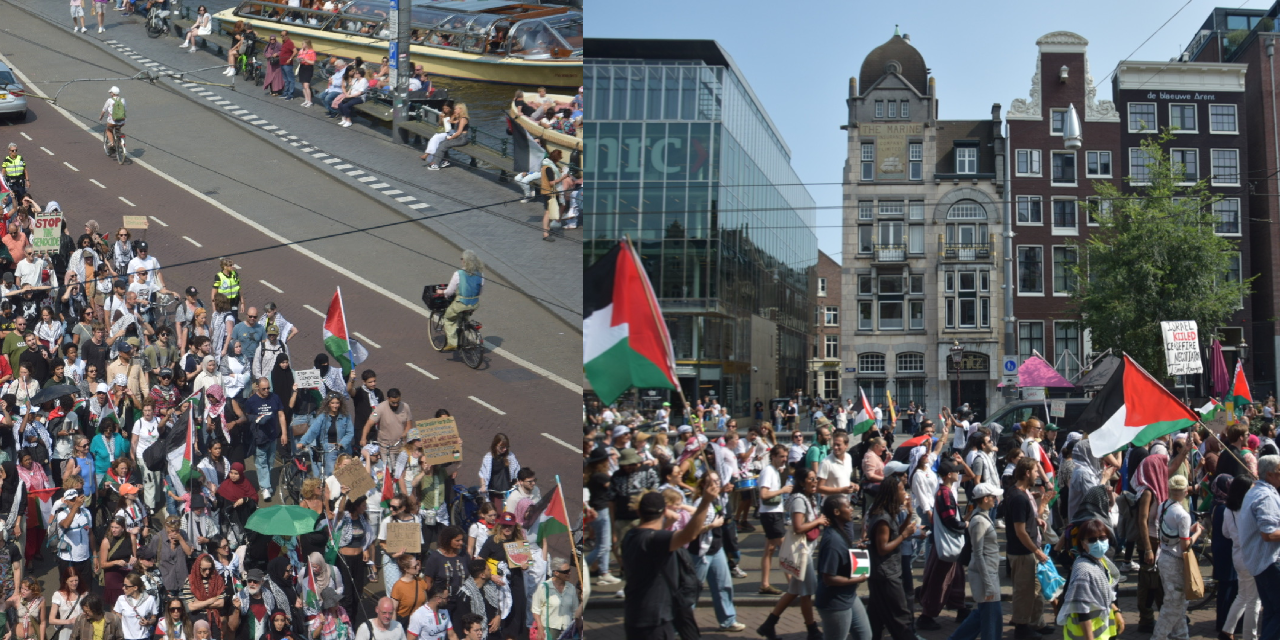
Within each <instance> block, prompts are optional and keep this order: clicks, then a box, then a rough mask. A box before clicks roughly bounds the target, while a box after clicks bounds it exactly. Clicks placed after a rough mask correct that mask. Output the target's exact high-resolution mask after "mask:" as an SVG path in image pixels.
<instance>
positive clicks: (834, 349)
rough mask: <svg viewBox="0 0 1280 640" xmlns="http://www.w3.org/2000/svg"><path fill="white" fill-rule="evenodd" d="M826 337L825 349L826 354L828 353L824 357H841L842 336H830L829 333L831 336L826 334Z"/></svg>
mask: <svg viewBox="0 0 1280 640" xmlns="http://www.w3.org/2000/svg"><path fill="white" fill-rule="evenodd" d="M825 337H826V345H825V346H826V350H825V354H826V355H825V356H824V357H826V358H839V357H840V336H830V335H829V336H825Z"/></svg>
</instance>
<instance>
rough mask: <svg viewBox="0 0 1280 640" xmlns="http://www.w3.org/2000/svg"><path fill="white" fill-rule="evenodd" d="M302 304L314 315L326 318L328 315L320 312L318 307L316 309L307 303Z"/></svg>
mask: <svg viewBox="0 0 1280 640" xmlns="http://www.w3.org/2000/svg"><path fill="white" fill-rule="evenodd" d="M302 306H303V307H306V309H307V310H308V311H310V312H311V313H314V314H316V315H318V316H320V317H321V318H326V317H328V316H326V315H325V314H324V313H323V312H321V311H320V310H319V309H317V308H315V307H313V306H311V305H309V304H304V305H302Z"/></svg>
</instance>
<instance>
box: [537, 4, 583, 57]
mask: <svg viewBox="0 0 1280 640" xmlns="http://www.w3.org/2000/svg"><path fill="white" fill-rule="evenodd" d="M543 22H546V23H547V24H548V25H549V26H550V27H551V28H552V29H553V30H555V32H556V34H557V35H559V36H560V39H561V40H563V41H564V42H565V43H566V44H567V45H568V46H569V48H570V49H573V50H574V51H579V52H580V51H582V14H580V13H566V14H563V15H558V16H553V17H550V18H545V19H544V20H543Z"/></svg>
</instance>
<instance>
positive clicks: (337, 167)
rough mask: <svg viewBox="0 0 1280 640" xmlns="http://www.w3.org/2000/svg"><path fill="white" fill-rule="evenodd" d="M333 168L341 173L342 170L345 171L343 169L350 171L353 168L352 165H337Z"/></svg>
mask: <svg viewBox="0 0 1280 640" xmlns="http://www.w3.org/2000/svg"><path fill="white" fill-rule="evenodd" d="M333 168H334V169H337V170H339V171H341V170H343V169H350V168H351V165H349V164H337V165H334V166H333Z"/></svg>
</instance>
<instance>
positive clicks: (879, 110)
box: [876, 100, 884, 118]
mask: <svg viewBox="0 0 1280 640" xmlns="http://www.w3.org/2000/svg"><path fill="white" fill-rule="evenodd" d="M876 117H877V118H883V117H884V100H876Z"/></svg>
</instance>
